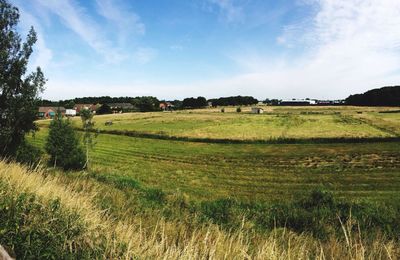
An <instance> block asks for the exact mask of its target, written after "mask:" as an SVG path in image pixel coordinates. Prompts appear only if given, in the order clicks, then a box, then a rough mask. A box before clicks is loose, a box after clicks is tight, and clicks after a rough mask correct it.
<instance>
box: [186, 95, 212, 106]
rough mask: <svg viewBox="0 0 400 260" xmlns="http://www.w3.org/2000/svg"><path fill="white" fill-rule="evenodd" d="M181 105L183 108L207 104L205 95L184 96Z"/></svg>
mask: <svg viewBox="0 0 400 260" xmlns="http://www.w3.org/2000/svg"><path fill="white" fill-rule="evenodd" d="M182 106H183V107H185V108H201V107H206V106H207V100H206V98H205V97H197V98H193V97H191V98H185V99H184V100H183V101H182Z"/></svg>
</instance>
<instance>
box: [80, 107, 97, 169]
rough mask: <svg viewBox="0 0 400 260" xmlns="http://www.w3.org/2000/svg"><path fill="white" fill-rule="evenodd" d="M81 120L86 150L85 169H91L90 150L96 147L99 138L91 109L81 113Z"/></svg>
mask: <svg viewBox="0 0 400 260" xmlns="http://www.w3.org/2000/svg"><path fill="white" fill-rule="evenodd" d="M80 115H81V119H82V127H83V143H84V144H85V149H86V162H85V166H84V167H85V168H89V150H90V149H92V148H93V147H94V145H95V140H94V139H95V138H96V137H97V133H96V134H93V132H94V122H93V121H92V120H93V113H92V111H90V110H89V109H83V110H81V111H80Z"/></svg>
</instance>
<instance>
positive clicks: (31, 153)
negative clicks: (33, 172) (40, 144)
mask: <svg viewBox="0 0 400 260" xmlns="http://www.w3.org/2000/svg"><path fill="white" fill-rule="evenodd" d="M41 157H42V151H41V150H40V149H39V148H37V147H35V146H33V145H31V144H29V143H27V142H26V141H25V140H24V141H23V142H22V143H21V145H20V146H19V147H18V150H17V154H16V158H15V159H16V161H17V162H20V163H24V164H28V165H32V166H36V165H37V164H38V163H39V161H40V159H41Z"/></svg>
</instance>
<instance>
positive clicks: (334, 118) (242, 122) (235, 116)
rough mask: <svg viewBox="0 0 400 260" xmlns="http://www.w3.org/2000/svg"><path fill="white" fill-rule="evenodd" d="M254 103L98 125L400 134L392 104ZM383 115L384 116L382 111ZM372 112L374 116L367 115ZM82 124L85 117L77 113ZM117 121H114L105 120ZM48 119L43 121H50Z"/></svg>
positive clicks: (124, 117) (205, 134) (162, 130)
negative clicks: (261, 109) (258, 106)
mask: <svg viewBox="0 0 400 260" xmlns="http://www.w3.org/2000/svg"><path fill="white" fill-rule="evenodd" d="M249 109H250V108H243V112H242V113H236V112H235V108H232V107H231V108H226V112H225V113H221V112H219V110H217V109H202V110H193V111H178V112H173V113H162V112H155V113H127V114H115V115H103V116H96V117H95V121H96V122H97V124H96V126H97V127H98V129H100V130H105V131H122V132H129V131H132V132H135V133H148V134H154V135H161V136H172V137H188V138H200V139H201V138H204V139H228V140H269V139H277V138H281V139H282V138H294V139H307V138H367V137H380V138H384V137H395V136H398V135H400V132H399V130H398V129H400V119H399V118H400V113H392V114H390V113H378V112H379V111H385V110H390V108H379V109H375V110H373V109H372V108H361V109H363V111H364V112H363V114H359V113H360V110H361V109H360V108H354V107H333V108H332V107H314V108H313V109H311V108H309V107H300V108H298V107H291V108H287V107H266V108H265V110H266V113H264V114H261V115H254V114H250V111H249ZM376 115H378V116H376ZM365 118H368V120H365ZM73 121H74V123H75V124H76V125H77V126H78V127H79V118H75V119H73ZM107 121H112V122H113V124H112V125H111V126H106V125H105V122H107ZM46 124H48V120H45V121H40V125H42V126H45V125H46Z"/></svg>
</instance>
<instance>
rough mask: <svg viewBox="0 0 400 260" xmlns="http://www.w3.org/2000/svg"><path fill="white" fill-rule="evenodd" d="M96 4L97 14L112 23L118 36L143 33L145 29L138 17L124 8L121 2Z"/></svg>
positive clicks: (105, 0) (108, 0)
mask: <svg viewBox="0 0 400 260" xmlns="http://www.w3.org/2000/svg"><path fill="white" fill-rule="evenodd" d="M96 3H97V10H98V12H99V14H100V15H102V16H103V17H105V18H106V19H108V20H109V21H111V22H113V23H114V24H115V25H116V27H118V29H119V33H120V34H130V33H138V34H144V33H145V31H146V27H145V25H144V24H143V23H142V22H141V21H140V17H139V16H138V15H137V14H136V13H135V12H133V11H132V10H129V8H128V7H126V6H124V5H123V3H122V2H121V1H117V0H96ZM125 36H126V35H125Z"/></svg>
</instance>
